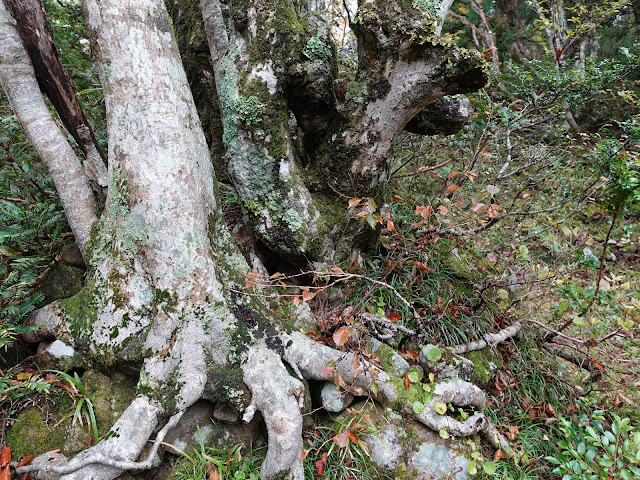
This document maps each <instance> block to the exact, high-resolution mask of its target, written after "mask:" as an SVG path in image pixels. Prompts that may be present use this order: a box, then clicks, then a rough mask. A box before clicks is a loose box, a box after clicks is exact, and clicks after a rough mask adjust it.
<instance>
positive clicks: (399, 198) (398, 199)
mask: <svg viewBox="0 0 640 480" xmlns="http://www.w3.org/2000/svg"><path fill="white" fill-rule="evenodd" d="M391 198H392V199H393V200H395V201H396V202H400V203H404V198H402V197H401V196H400V195H391Z"/></svg>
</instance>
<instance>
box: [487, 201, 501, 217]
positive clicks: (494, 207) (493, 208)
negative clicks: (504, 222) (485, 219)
mask: <svg viewBox="0 0 640 480" xmlns="http://www.w3.org/2000/svg"><path fill="white" fill-rule="evenodd" d="M499 209H500V205H498V204H497V203H492V204H491V205H489V210H487V215H489V218H496V217H497V216H498V211H499Z"/></svg>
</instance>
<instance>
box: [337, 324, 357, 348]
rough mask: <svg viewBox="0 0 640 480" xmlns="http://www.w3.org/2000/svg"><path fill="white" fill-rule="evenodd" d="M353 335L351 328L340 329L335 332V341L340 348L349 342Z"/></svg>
mask: <svg viewBox="0 0 640 480" xmlns="http://www.w3.org/2000/svg"><path fill="white" fill-rule="evenodd" d="M352 333H353V328H351V327H340V328H339V329H338V330H336V331H335V332H333V341H334V343H335V344H336V345H337V346H338V347H341V346H342V345H344V344H345V343H347V340H349V335H351V334H352Z"/></svg>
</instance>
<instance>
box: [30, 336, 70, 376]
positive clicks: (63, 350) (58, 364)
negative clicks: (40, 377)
mask: <svg viewBox="0 0 640 480" xmlns="http://www.w3.org/2000/svg"><path fill="white" fill-rule="evenodd" d="M74 355H75V349H74V348H73V347H72V346H70V345H67V344H66V343H64V342H63V341H61V340H56V341H54V342H52V343H47V342H42V343H41V344H40V345H38V351H37V352H36V358H37V359H38V365H40V368H43V369H46V370H62V371H67V370H69V369H70V368H72V367H73V364H74V362H73V356H74Z"/></svg>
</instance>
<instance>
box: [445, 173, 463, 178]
mask: <svg viewBox="0 0 640 480" xmlns="http://www.w3.org/2000/svg"><path fill="white" fill-rule="evenodd" d="M459 173H460V172H451V173H450V174H449V175H448V176H447V178H453V177H455V176H456V175H458V174H459Z"/></svg>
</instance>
